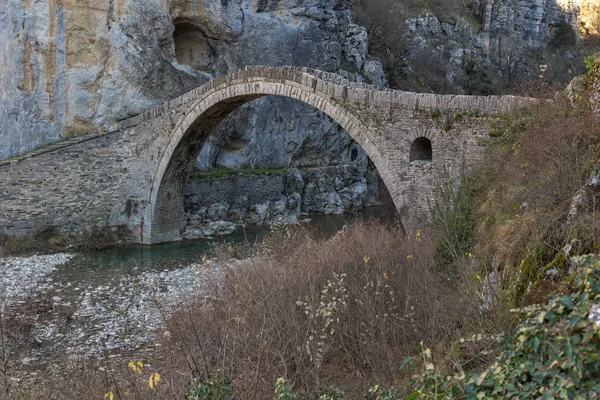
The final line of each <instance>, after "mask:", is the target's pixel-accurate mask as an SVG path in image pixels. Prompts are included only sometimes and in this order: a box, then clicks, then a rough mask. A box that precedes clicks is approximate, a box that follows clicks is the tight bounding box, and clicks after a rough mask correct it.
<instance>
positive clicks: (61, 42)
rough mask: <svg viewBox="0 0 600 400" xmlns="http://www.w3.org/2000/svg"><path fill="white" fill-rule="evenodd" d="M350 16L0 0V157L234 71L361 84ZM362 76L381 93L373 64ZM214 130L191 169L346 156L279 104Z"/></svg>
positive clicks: (326, 124) (314, 9) (301, 9)
mask: <svg viewBox="0 0 600 400" xmlns="http://www.w3.org/2000/svg"><path fill="white" fill-rule="evenodd" d="M350 16H351V13H350V11H349V10H348V4H347V1H345V0H278V1H265V0H250V1H241V0H229V1H212V0H191V1H188V0H185V1H183V0H167V1H158V0H135V1H134V0H97V1H94V2H93V3H92V2H91V1H90V0H82V1H72V0H39V1H31V0H6V1H3V2H2V4H0V59H1V60H2V64H1V65H0V73H1V74H0V75H1V79H2V82H1V85H0V140H1V141H2V143H3V146H2V147H1V148H0V159H6V158H8V157H11V156H14V155H16V154H20V153H22V152H25V151H28V150H31V149H33V148H35V147H37V146H40V145H43V144H46V143H49V142H52V141H55V140H58V139H60V138H62V137H65V136H70V135H77V134H82V133H89V132H92V131H96V130H108V129H111V125H112V124H113V123H114V122H115V121H119V120H122V119H125V118H128V117H131V116H133V115H136V114H139V113H141V112H142V111H145V110H147V109H149V108H150V107H152V106H155V105H157V104H160V103H162V102H164V101H166V100H168V99H171V98H173V97H175V96H177V95H180V94H182V93H184V92H186V91H189V90H191V89H192V88H194V87H197V86H199V85H201V84H203V83H204V82H206V81H207V80H209V79H211V78H212V77H213V76H216V75H220V74H223V73H227V72H230V71H234V70H238V69H240V68H242V67H243V66H245V65H251V64H255V65H269V66H282V65H296V66H308V67H314V68H319V69H322V70H328V71H336V72H340V71H343V72H344V74H345V75H346V76H348V77H350V78H352V79H359V80H360V79H362V76H363V73H364V72H365V62H366V61H367V42H366V40H367V35H366V31H365V29H364V28H362V27H359V26H356V25H354V24H353V23H352V22H351V18H350ZM368 71H369V72H368V73H367V74H365V76H369V77H372V79H374V80H375V81H376V82H375V83H378V84H381V85H384V84H385V79H384V77H382V75H381V74H379V72H380V71H378V70H377V64H376V63H375V64H370V65H369V67H368ZM219 132H220V134H218V135H215V139H214V140H211V144H210V146H208V147H207V150H206V151H205V153H206V156H205V157H204V158H203V160H204V161H201V163H204V164H206V163H217V164H221V165H248V164H252V163H257V162H262V161H264V160H269V162H270V165H269V166H282V165H289V164H290V163H292V162H293V163H296V164H298V165H306V164H310V163H313V162H315V160H319V161H320V162H324V163H325V164H327V163H329V162H338V161H340V162H341V161H343V160H344V159H346V158H347V155H348V154H350V153H351V151H352V150H351V146H350V144H349V143H350V140H349V139H348V138H347V137H346V136H344V134H343V133H342V132H340V130H339V128H338V127H337V126H335V124H333V123H332V122H331V121H330V120H329V119H327V118H324V117H323V115H321V114H320V113H319V112H317V111H315V110H313V109H310V107H307V106H304V105H302V104H297V103H293V102H291V101H290V100H281V99H263V100H260V101H257V102H256V103H254V104H250V105H248V106H247V107H245V108H243V109H241V110H239V111H238V112H236V115H233V116H232V117H231V118H230V119H229V120H228V121H227V122H226V123H225V124H224V126H223V127H222V128H221V129H220V131H219ZM324 137H325V138H324ZM323 138H324V139H323ZM334 142H335V143H334ZM331 145H333V147H332V146H331ZM257 148H261V149H264V148H270V151H269V152H265V151H261V152H258V153H257V152H256V149H257ZM321 160H324V161H321Z"/></svg>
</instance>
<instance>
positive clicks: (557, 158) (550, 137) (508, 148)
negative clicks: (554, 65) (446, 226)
mask: <svg viewBox="0 0 600 400" xmlns="http://www.w3.org/2000/svg"><path fill="white" fill-rule="evenodd" d="M599 134H600V128H599V126H598V123H597V122H596V121H595V120H594V118H593V117H592V115H591V113H590V112H589V111H588V110H587V109H585V107H583V106H578V107H573V106H572V105H571V104H570V102H569V101H568V100H567V99H565V98H563V97H562V96H558V97H556V98H554V100H553V101H552V102H545V103H541V104H539V105H538V106H536V107H533V108H531V109H529V110H526V111H524V112H522V113H520V114H519V115H517V116H513V117H505V118H504V119H503V120H502V121H501V122H499V123H498V124H497V125H496V130H495V136H496V138H494V139H493V140H492V142H491V149H492V154H491V155H490V158H489V160H488V164H487V165H488V166H487V167H486V169H485V172H484V173H485V179H486V181H487V182H488V185H489V186H488V187H489V190H488V192H487V196H486V197H487V198H486V200H485V202H484V204H483V206H482V207H481V209H480V212H481V215H482V216H484V217H485V221H484V223H483V224H481V226H480V230H479V235H478V242H479V247H480V251H479V253H480V254H482V256H485V257H488V258H489V260H490V262H493V263H496V264H498V265H500V266H501V267H504V274H505V281H507V282H508V283H515V282H519V281H520V280H522V279H527V280H528V279H530V278H534V277H535V276H539V274H540V273H542V272H543V269H544V268H545V267H546V266H547V265H548V264H549V263H551V262H552V261H553V260H554V259H555V257H556V255H557V254H558V253H560V252H561V250H562V249H563V247H564V246H565V245H566V244H568V243H569V242H570V241H571V240H573V239H576V240H577V241H578V243H579V248H577V249H574V250H576V251H588V252H589V251H596V250H597V249H596V247H595V246H596V243H597V242H596V240H595V237H596V232H595V231H596V229H597V228H596V225H597V224H596V222H595V214H596V211H595V209H596V206H595V205H594V204H589V205H588V206H589V207H588V209H587V211H585V212H582V213H581V215H580V216H579V218H578V219H577V220H573V221H569V220H568V213H569V210H570V208H571V204H572V202H573V198H574V196H575V194H576V193H577V192H578V190H579V189H580V188H582V187H583V186H584V185H585V183H586V181H587V180H588V179H589V177H590V173H591V172H592V171H593V169H594V168H596V167H597V166H596V165H595V164H596V163H597V160H598V150H599V149H598V138H599V137H600V136H599ZM591 203H593V201H592V202H591ZM492 260H493V261H492ZM523 260H525V263H523ZM519 265H522V267H521V268H518V267H519ZM524 268H525V269H528V270H527V271H524ZM530 270H531V271H530ZM564 272H565V273H566V270H565V271H564ZM530 282H531V281H526V282H521V283H522V284H521V283H519V285H521V289H523V290H524V289H526V288H527V286H528V284H529V283H530ZM531 283H533V282H531ZM523 286H524V287H523ZM521 289H520V290H521ZM550 293H551V290H550V291H549V292H548V293H547V294H550ZM521 294H522V293H521ZM517 295H519V293H517ZM539 300H545V299H544V298H543V297H542V298H540V299H539Z"/></svg>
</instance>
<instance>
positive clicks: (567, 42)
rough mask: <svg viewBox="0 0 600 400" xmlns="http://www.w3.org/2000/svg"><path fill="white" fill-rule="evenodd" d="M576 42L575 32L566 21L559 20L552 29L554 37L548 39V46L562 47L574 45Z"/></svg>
mask: <svg viewBox="0 0 600 400" xmlns="http://www.w3.org/2000/svg"><path fill="white" fill-rule="evenodd" d="M576 43H577V32H575V29H573V27H572V26H571V24H569V23H567V22H566V21H561V23H560V24H558V26H557V27H556V29H555V31H554V37H553V38H552V40H551V41H550V46H553V47H563V46H574V45H575V44H576Z"/></svg>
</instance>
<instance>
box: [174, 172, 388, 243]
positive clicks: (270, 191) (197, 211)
mask: <svg viewBox="0 0 600 400" xmlns="http://www.w3.org/2000/svg"><path fill="white" fill-rule="evenodd" d="M377 181H378V180H377V179H375V182H377ZM377 191H378V186H377V183H375V185H374V186H373V185H371V186H370V185H369V183H368V181H367V178H366V177H365V173H364V167H363V166H360V165H340V166H332V167H320V168H310V169H306V170H303V171H301V170H299V169H297V168H290V169H288V170H287V171H285V173H282V172H277V173H267V174H261V175H245V174H239V175H236V176H231V177H221V178H201V179H194V180H193V181H192V182H190V184H189V186H188V190H187V193H186V198H185V210H186V213H187V225H186V230H185V232H184V234H183V238H184V239H196V238H203V237H213V236H224V235H227V234H230V233H232V232H234V231H235V230H236V229H237V226H243V225H246V224H250V225H260V224H273V223H296V222H298V220H299V218H300V217H301V216H302V215H308V214H342V213H344V212H346V211H349V210H352V209H359V208H362V207H364V206H365V205H372V204H377V201H376V198H377V197H376V196H367V193H369V192H370V193H373V192H377Z"/></svg>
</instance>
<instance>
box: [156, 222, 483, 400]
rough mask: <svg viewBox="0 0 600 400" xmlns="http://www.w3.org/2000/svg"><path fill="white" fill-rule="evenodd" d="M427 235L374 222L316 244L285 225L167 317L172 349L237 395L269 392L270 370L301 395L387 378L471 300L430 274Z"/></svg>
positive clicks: (462, 314)
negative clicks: (409, 234) (209, 293)
mask: <svg viewBox="0 0 600 400" xmlns="http://www.w3.org/2000/svg"><path fill="white" fill-rule="evenodd" d="M427 237H428V235H425V234H424V235H422V237H418V238H417V237H414V238H409V239H406V238H405V237H403V235H402V234H401V233H400V230H399V229H398V228H386V227H385V226H382V225H381V224H377V223H373V222H371V223H362V224H359V223H357V224H353V225H350V226H348V227H347V229H345V230H343V231H341V232H340V233H338V234H337V235H336V236H334V237H333V238H331V239H329V240H327V241H322V240H317V239H315V238H314V236H311V235H308V234H307V232H306V231H305V230H304V229H293V230H288V229H284V230H282V231H281V232H279V234H276V235H274V236H272V237H270V238H267V239H266V241H265V243H264V244H263V245H262V246H261V248H260V250H259V254H258V255H257V256H256V257H255V258H253V259H252V260H250V261H248V262H247V263H246V265H245V266H243V267H240V268H230V269H227V270H226V271H225V277H224V279H223V281H222V284H221V286H220V289H219V291H218V293H217V294H215V295H216V299H217V300H215V301H212V302H209V303H206V302H205V300H202V299H198V300H199V301H196V302H189V303H187V304H186V305H185V306H184V307H183V310H182V311H180V312H179V313H178V314H176V315H175V316H174V317H173V318H172V319H171V320H170V322H169V328H168V329H169V331H170V332H173V341H172V343H171V346H173V347H174V348H175V349H179V350H182V354H183V355H184V356H185V361H183V362H182V361H180V363H184V364H187V365H188V366H189V369H190V371H191V372H192V375H194V376H195V377H197V378H199V379H206V377H209V376H211V375H213V374H214V373H215V371H216V370H217V369H220V370H221V371H222V373H224V374H225V375H226V376H228V377H230V378H232V379H233V387H234V393H235V394H236V396H239V398H242V399H254V398H260V399H262V398H269V397H272V393H273V385H274V382H275V380H276V379H277V378H279V377H285V378H286V379H289V380H291V381H292V382H293V383H294V385H295V386H296V388H297V389H298V390H299V391H300V392H302V393H303V394H304V395H305V396H306V397H308V398H316V397H317V395H318V394H319V393H321V391H323V390H324V389H326V388H327V387H328V386H329V385H332V384H334V383H335V384H336V385H337V386H339V387H342V388H344V389H346V390H349V391H350V392H354V393H358V392H360V391H361V390H363V389H365V387H367V386H369V385H370V384H373V383H374V382H379V383H386V384H390V383H393V382H394V379H398V378H401V377H402V375H403V373H402V371H401V370H400V367H401V364H402V360H403V359H404V357H406V356H408V355H411V354H414V352H415V351H416V349H417V348H418V343H419V342H420V341H424V342H426V343H427V344H428V345H431V346H434V345H437V346H440V343H442V341H444V340H445V339H450V338H454V337H455V335H456V334H457V330H458V329H460V327H461V326H462V323H463V319H464V318H470V317H471V316H472V311H473V310H472V309H466V308H465V307H469V308H470V307H471V304H474V302H469V301H465V299H463V295H462V294H459V292H458V291H457V287H451V286H449V285H447V284H445V283H444V282H440V279H439V277H438V276H436V275H435V274H433V273H431V272H429V266H431V262H432V258H431V254H432V251H431V250H432V244H431V243H430V241H429V239H427ZM478 307H479V306H478V305H477V306H476V308H478ZM170 353H174V351H170Z"/></svg>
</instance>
